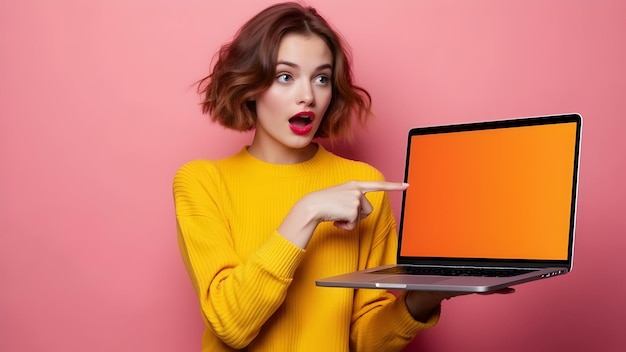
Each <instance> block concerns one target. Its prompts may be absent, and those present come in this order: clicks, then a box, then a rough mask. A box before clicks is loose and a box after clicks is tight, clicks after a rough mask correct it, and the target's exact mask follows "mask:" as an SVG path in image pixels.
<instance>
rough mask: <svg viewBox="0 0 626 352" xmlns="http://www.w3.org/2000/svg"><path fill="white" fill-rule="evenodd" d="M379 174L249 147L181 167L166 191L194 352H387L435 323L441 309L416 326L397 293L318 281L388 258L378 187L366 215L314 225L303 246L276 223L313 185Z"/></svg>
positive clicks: (392, 251)
mask: <svg viewBox="0 0 626 352" xmlns="http://www.w3.org/2000/svg"><path fill="white" fill-rule="evenodd" d="M382 179H383V176H382V175H381V173H380V172H379V171H377V170H376V169H375V168H373V167H371V166H369V165H367V164H365V163H362V162H357V161H352V160H348V159H344V158H341V157H339V156H336V155H334V154H332V153H330V152H329V151H327V150H325V149H324V148H323V147H322V146H321V145H320V146H319V149H318V151H317V153H316V155H315V156H314V157H313V158H312V159H311V160H308V161H306V162H303V163H298V164H293V165H277V164H270V163H266V162H263V161H261V160H258V159H256V158H255V157H253V156H252V155H251V154H249V153H248V152H247V149H246V148H244V149H243V150H242V151H241V152H239V153H237V154H235V155H233V156H231V157H229V158H225V159H221V160H217V161H207V160H196V161H192V162H189V163H187V164H185V165H183V166H182V167H181V168H180V169H179V170H178V172H177V173H176V175H175V178H174V184H173V192H174V200H175V205H176V218H177V223H178V239H179V244H180V251H181V254H182V257H183V261H184V263H185V266H186V268H187V271H188V273H189V275H190V277H191V281H192V283H193V286H194V288H195V290H196V293H197V296H198V299H199V301H200V307H201V310H202V316H203V318H204V321H205V324H206V329H205V333H204V336H203V340H202V351H211V352H216V351H234V350H240V349H243V350H246V351H272V352H275V351H329V352H330V351H333V352H337V351H396V350H400V349H402V348H403V347H404V346H405V345H406V344H408V343H409V342H410V341H411V340H412V339H413V337H414V336H415V334H416V333H417V331H419V330H420V329H422V328H426V327H431V326H433V325H435V324H436V322H437V320H438V318H439V312H438V311H437V312H435V313H434V314H433V316H431V317H430V319H429V320H428V321H427V322H426V323H425V324H423V323H420V322H417V321H415V320H414V319H413V318H412V316H411V315H410V313H409V312H408V310H407V308H406V305H405V303H404V294H401V295H400V296H399V297H398V298H397V299H396V297H395V296H394V295H393V294H391V293H388V292H385V291H384V290H372V289H356V290H355V289H347V288H324V287H317V286H316V285H315V280H316V279H318V278H322V277H326V276H331V275H338V274H342V273H347V272H350V271H354V270H358V269H365V268H369V267H372V266H376V265H381V264H389V263H393V262H395V255H396V245H397V237H396V228H395V221H394V218H393V213H392V209H391V206H390V202H389V198H388V195H387V194H386V193H385V192H372V193H368V194H367V195H366V197H367V198H368V200H369V201H370V202H371V203H372V205H373V208H374V211H373V212H372V213H371V214H370V215H369V216H368V217H367V218H365V219H364V220H362V221H361V222H360V223H359V224H358V225H357V227H356V228H355V229H354V230H352V231H346V230H342V229H338V228H336V227H334V226H333V224H332V222H328V223H321V224H320V225H319V226H318V227H317V229H316V230H315V232H314V234H313V235H312V237H311V240H310V242H309V244H308V246H307V248H306V250H302V249H300V248H298V247H296V246H294V245H293V244H292V243H291V242H289V241H287V240H286V239H285V238H284V237H282V236H281V235H280V234H279V233H278V232H277V230H276V229H277V228H278V227H279V225H280V224H281V222H282V220H283V219H284V218H285V216H286V215H287V213H288V212H289V211H290V210H291V208H292V206H293V205H294V204H295V203H296V202H297V201H298V200H299V199H300V198H302V197H303V196H304V195H306V194H308V193H310V192H313V191H317V190H320V189H323V188H328V187H331V186H335V185H338V184H341V183H344V182H347V181H350V180H358V181H377V180H382Z"/></svg>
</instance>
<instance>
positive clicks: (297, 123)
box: [289, 111, 315, 136]
mask: <svg viewBox="0 0 626 352" xmlns="http://www.w3.org/2000/svg"><path fill="white" fill-rule="evenodd" d="M313 120H315V114H314V113H313V112H312V111H303V112H300V113H298V114H296V115H293V117H292V118H290V119H289V128H290V129H291V131H292V132H293V133H295V134H297V135H300V136H303V135H306V134H308V133H309V132H311V129H312V128H313Z"/></svg>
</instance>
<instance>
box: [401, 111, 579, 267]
mask: <svg viewBox="0 0 626 352" xmlns="http://www.w3.org/2000/svg"><path fill="white" fill-rule="evenodd" d="M576 129H577V125H576V123H575V122H572V123H563V124H546V125H539V126H522V127H509V128H498V129H488V130H476V131H462V132H449V133H436V134H428V135H415V136H412V137H411V142H410V150H409V155H410V162H409V164H408V166H407V167H408V169H407V172H408V174H407V182H408V183H409V184H410V187H409V188H408V189H407V191H406V194H405V200H404V207H405V208H404V212H403V225H402V247H401V253H400V254H401V255H402V256H426V257H457V258H499V259H539V260H543V259H545V260H566V259H567V255H568V239H569V234H570V220H571V216H572V214H571V211H572V189H573V188H572V187H573V181H574V172H575V170H574V167H575V157H576V154H575V148H576V133H577V131H576Z"/></svg>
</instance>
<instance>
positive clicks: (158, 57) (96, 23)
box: [0, 0, 626, 352]
mask: <svg viewBox="0 0 626 352" xmlns="http://www.w3.org/2000/svg"><path fill="white" fill-rule="evenodd" d="M310 3H311V4H313V5H316V6H317V7H318V8H319V10H320V12H321V13H322V14H324V15H326V16H327V17H328V19H329V20H330V21H331V22H332V23H334V24H335V25H336V26H337V27H338V28H339V30H340V31H341V32H342V33H343V34H344V35H345V37H346V38H347V39H348V41H349V42H350V44H351V46H352V48H353V51H354V55H355V72H356V75H357V77H358V83H360V84H361V85H363V86H365V87H366V88H368V89H369V90H370V92H371V93H372V95H373V97H374V109H375V111H376V113H377V115H378V119H377V120H376V121H374V122H373V123H372V124H371V126H370V128H369V129H367V130H359V131H358V138H357V139H356V142H355V143H354V144H353V145H352V146H347V145H341V146H339V148H338V152H339V153H340V154H344V155H347V156H350V157H353V158H357V159H361V160H364V161H366V162H369V163H371V164H373V165H375V166H376V167H378V168H379V169H380V170H382V171H383V172H384V174H385V175H386V176H387V177H388V179H391V180H401V178H402V175H403V168H404V165H403V160H404V154H405V143H406V141H405V134H406V131H407V130H408V129H409V128H411V127H415V126H423V125H431V124H439V123H452V122H471V121H479V120H492V119H499V118H508V117H520V116H531V115H540V114H554V113H563V112H573V111H575V112H579V113H581V114H582V115H583V116H584V119H585V120H584V129H583V150H582V157H581V170H580V188H579V207H578V209H579V217H578V231H577V246H576V260H575V265H574V271H573V272H572V273H571V274H569V275H567V276H565V277H560V278H555V279H551V280H549V281H545V282H543V283H531V284H526V285H522V286H519V287H518V291H517V293H516V294H514V295H510V296H489V297H486V296H478V295H476V296H468V297H461V298H458V299H455V300H452V301H449V302H445V304H444V307H443V316H442V320H441V323H440V324H439V326H437V327H436V328H434V329H432V330H430V331H426V332H424V333H422V334H421V335H419V336H418V337H417V339H416V340H415V341H414V342H413V343H412V345H411V346H410V347H408V348H407V349H406V350H407V351H418V350H428V351H478V350H480V351H502V350H506V351H618V350H626V340H625V338H624V334H623V332H622V330H623V324H624V318H626V303H625V299H624V298H625V297H626V284H625V283H624V281H626V280H625V279H624V275H623V274H622V272H621V269H622V268H623V267H624V266H626V255H624V252H625V245H626V239H625V236H624V234H625V233H626V220H625V219H626V214H624V208H625V206H626V200H625V196H626V186H625V182H624V180H626V162H625V160H624V156H623V155H624V152H625V151H626V142H625V141H626V138H625V136H624V129H625V127H626V118H625V116H624V111H626V103H625V101H626V99H625V98H624V95H625V93H626V69H625V66H624V63H625V62H626V2H624V1H619V0H615V1H609V0H604V1H584V0H571V1H556V0H554V1H540V0H532V1H528V0H519V1H517V0H515V1H513V0H511V1H500V0H492V1H487V0H474V1H467V0H456V1H453V0H447V1H435V0H422V1H409V0H406V1H399V0H385V1H356V0H355V1H335V0H311V1H310ZM268 4H270V1H251V0H247V1H246V0H229V1H208V0H207V1H199V0H197V1H193V0H181V1H174V0H152V1H148V0H132V1H120V0H116V1H104V0H101V1H96V0H93V1H77V0H75V1H69V0H66V1H61V0H59V1H53V0H49V1H46V0H39V1H37V0H21V1H10V0H1V1H0V50H1V51H0V351H2V352H15V351H44V350H45V351H71V352H73V351H129V352H130V351H152V352H164V351H199V344H200V334H201V330H202V323H201V319H200V314H199V311H198V306H197V303H196V302H195V298H194V294H193V293H192V287H191V284H190V282H189V280H188V278H187V274H186V272H185V271H184V269H183V265H182V261H181V260H180V257H179V253H178V248H177V242H176V234H175V222H174V209H173V204H172V196H171V188H170V185H171V180H172V176H173V174H174V172H175V170H176V169H177V168H178V167H179V166H180V165H181V164H182V163H183V162H185V161H187V160H191V159H195V158H217V157H222V156H226V155H229V154H231V153H233V152H234V151H237V150H239V149H240V147H241V145H242V144H243V143H246V142H247V141H248V139H249V137H250V135H249V134H239V133H233V132H228V131H224V130H223V129H222V128H220V127H219V126H217V125H214V124H211V123H210V122H209V121H208V119H207V118H206V117H204V116H202V115H201V114H200V111H199V110H200V109H199V108H198V106H197V102H198V97H197V96H196V94H195V93H194V88H193V83H194V81H195V80H197V79H199V78H201V77H202V76H203V75H204V74H205V73H206V72H207V69H208V67H209V61H210V58H211V55H212V54H213V53H214V52H215V51H216V50H217V48H218V46H219V44H221V43H223V42H224V41H226V40H228V39H230V38H231V36H232V34H233V33H234V31H235V30H236V29H237V28H238V27H239V25H241V24H242V23H243V21H244V20H247V19H248V18H249V17H250V16H252V15H253V14H254V13H256V12H257V11H258V10H260V9H262V8H264V7H265V6H266V5H268ZM251 182H254V180H251ZM392 201H393V206H394V210H395V211H396V215H397V214H398V211H399V201H400V199H399V197H398V196H397V195H394V196H393V198H392ZM303 304H306V302H303ZM311 319H314V317H311Z"/></svg>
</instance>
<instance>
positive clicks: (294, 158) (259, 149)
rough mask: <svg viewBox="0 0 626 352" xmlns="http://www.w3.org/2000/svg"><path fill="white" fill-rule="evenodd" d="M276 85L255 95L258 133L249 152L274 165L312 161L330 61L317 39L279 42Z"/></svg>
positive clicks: (325, 105) (297, 36) (291, 37)
mask: <svg viewBox="0 0 626 352" xmlns="http://www.w3.org/2000/svg"><path fill="white" fill-rule="evenodd" d="M276 62H277V64H276V76H275V78H274V83H273V84H272V85H271V86H270V87H269V88H268V89H267V90H265V91H264V92H262V93H260V94H259V95H257V96H256V114H257V120H256V132H255V135H254V140H253V142H252V145H251V146H250V149H249V151H250V152H251V153H252V154H253V155H255V156H256V157H259V158H261V159H262V160H265V161H268V162H273V163H293V162H299V161H304V160H306V159H307V158H308V157H311V156H312V154H311V152H312V151H314V150H315V149H316V148H315V147H314V146H312V145H311V141H312V140H313V137H314V135H315V132H316V131H317V129H318V128H319V126H320V123H321V122H322V118H323V117H324V114H325V113H326V109H327V108H328V105H329V104H330V100H331V96H332V72H333V67H332V63H333V56H332V53H331V51H330V49H329V48H328V46H327V45H326V43H325V42H324V40H322V39H321V38H320V37H318V36H316V35H309V36H305V35H301V34H288V35H286V36H285V37H283V39H282V40H281V42H280V45H279V47H278V56H277V61H276Z"/></svg>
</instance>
